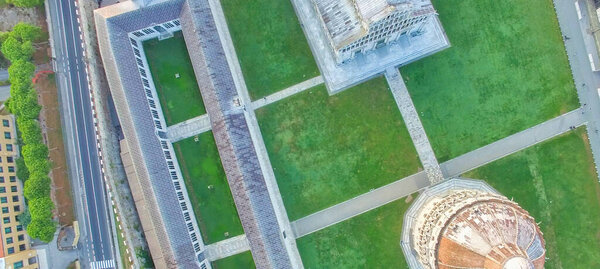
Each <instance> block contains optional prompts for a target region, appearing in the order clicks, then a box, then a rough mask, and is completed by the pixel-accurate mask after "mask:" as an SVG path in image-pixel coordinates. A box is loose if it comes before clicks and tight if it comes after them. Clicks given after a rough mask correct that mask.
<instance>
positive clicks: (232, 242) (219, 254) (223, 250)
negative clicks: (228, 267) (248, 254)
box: [206, 234, 250, 261]
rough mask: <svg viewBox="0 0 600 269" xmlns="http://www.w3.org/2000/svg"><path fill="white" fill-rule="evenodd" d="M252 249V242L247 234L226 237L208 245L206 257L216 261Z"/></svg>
mask: <svg viewBox="0 0 600 269" xmlns="http://www.w3.org/2000/svg"><path fill="white" fill-rule="evenodd" d="M248 250H250V242H248V239H247V238H246V235H245V234H242V235H238V236H236V237H232V238H229V239H225V240H222V241H219V242H216V243H214V244H210V245H207V246H206V258H207V259H208V260H209V261H216V260H219V259H223V258H226V257H229V256H233V255H235V254H239V253H242V252H245V251H248Z"/></svg>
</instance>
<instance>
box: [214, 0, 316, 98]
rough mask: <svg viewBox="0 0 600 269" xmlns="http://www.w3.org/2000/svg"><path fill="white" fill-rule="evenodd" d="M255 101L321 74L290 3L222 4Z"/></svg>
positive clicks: (231, 0)
mask: <svg viewBox="0 0 600 269" xmlns="http://www.w3.org/2000/svg"><path fill="white" fill-rule="evenodd" d="M221 4H222V5H223V10H224V12H225V16H226V17H227V24H228V26H229V31H230V32H231V37H232V39H233V42H234V46H235V49H236V52H237V56H238V58H239V61H240V65H241V67H242V71H243V73H244V79H245V80H246V85H247V86H248V91H249V92H250V96H251V97H252V99H258V98H261V97H264V96H267V95H269V94H271V93H274V92H277V91H279V90H282V89H284V88H287V87H289V86H292V85H294V84H297V83H299V82H302V81H304V80H307V79H310V78H313V77H315V76H317V75H318V74H319V70H318V68H317V65H316V63H315V60H314V58H313V56H312V53H311V51H310V48H309V47H308V43H307V41H306V38H305V37H304V33H303V32H302V29H301V28H300V23H299V22H298V18H297V17H296V13H295V12H294V9H293V7H292V3H291V2H290V1H287V0H284V1H282V0H253V1H247V0H223V1H221Z"/></svg>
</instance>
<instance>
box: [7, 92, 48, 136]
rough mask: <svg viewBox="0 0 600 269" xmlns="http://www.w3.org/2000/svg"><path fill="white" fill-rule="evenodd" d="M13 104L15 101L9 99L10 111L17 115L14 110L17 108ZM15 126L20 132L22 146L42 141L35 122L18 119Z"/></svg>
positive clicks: (39, 130) (38, 127)
mask: <svg viewBox="0 0 600 269" xmlns="http://www.w3.org/2000/svg"><path fill="white" fill-rule="evenodd" d="M13 103H16V101H15V100H14V99H13V98H11V111H13V112H14V113H15V114H17V113H16V112H15V111H14V110H15V109H18V106H15V105H13ZM17 125H18V126H19V130H21V138H22V139H23V143H24V144H31V143H36V142H41V141H42V133H41V129H40V126H39V125H38V123H37V121H36V120H33V119H27V118H21V117H18V118H17Z"/></svg>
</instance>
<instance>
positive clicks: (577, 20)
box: [554, 0, 600, 180]
mask: <svg viewBox="0 0 600 269" xmlns="http://www.w3.org/2000/svg"><path fill="white" fill-rule="evenodd" d="M576 5H579V9H578V10H579V12H578V10H577V9H576ZM584 5H586V1H582V0H580V1H573V0H554V7H555V9H556V14H557V16H558V23H559V25H560V30H561V31H562V34H563V36H565V37H568V38H565V40H564V43H565V48H566V50H567V56H568V58H569V63H570V65H571V70H572V71H573V79H574V80H575V87H576V88H577V94H578V96H579V102H580V103H581V105H582V109H583V110H584V113H585V114H583V116H584V118H585V119H586V121H587V127H588V128H587V130H588V138H589V140H590V146H591V148H592V153H593V155H594V162H595V164H596V172H598V168H599V167H600V133H599V132H600V131H599V130H600V98H599V97H598V92H597V91H598V88H600V73H599V72H594V71H593V70H592V68H591V65H590V56H589V55H590V54H592V55H593V54H594V53H597V51H596V48H595V47H594V46H593V44H594V40H593V36H592V35H591V34H590V33H591V32H592V31H591V30H592V29H590V26H589V25H590V21H589V16H588V13H587V8H586V7H585V6H584ZM580 15H581V16H580ZM599 180H600V178H599Z"/></svg>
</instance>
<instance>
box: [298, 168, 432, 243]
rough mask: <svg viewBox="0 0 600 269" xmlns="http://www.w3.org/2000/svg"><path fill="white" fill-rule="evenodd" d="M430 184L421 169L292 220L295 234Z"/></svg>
mask: <svg viewBox="0 0 600 269" xmlns="http://www.w3.org/2000/svg"><path fill="white" fill-rule="evenodd" d="M429 185H430V183H429V180H428V179H427V175H426V174H425V172H424V171H421V172H419V173H416V174H414V175H411V176H408V177H406V178H403V179H401V180H398V181H395V182H393V183H390V184H388V185H385V186H383V187H380V188H377V189H374V190H372V191H370V192H367V193H365V194H362V195H359V196H356V197H354V198H352V199H350V200H347V201H345V202H342V203H339V204H337V205H334V206H332V207H329V208H326V209H324V210H321V211H319V212H316V213H313V214H311V215H308V216H306V217H303V218H301V219H299V220H297V221H294V222H292V230H293V231H294V236H295V237H296V238H299V237H302V236H305V235H307V234H310V233H313V232H316V231H318V230H321V229H323V228H326V227H328V226H331V225H334V224H336V223H338V222H341V221H344V220H347V219H349V218H352V217H354V216H356V215H359V214H362V213H364V212H367V211H369V210H371V209H374V208H377V207H380V206H382V205H385V204H387V203H390V202H393V201H395V200H397V199H400V198H402V197H405V196H407V195H409V194H411V193H414V192H416V191H418V190H420V189H422V188H425V187H427V186H429Z"/></svg>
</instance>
